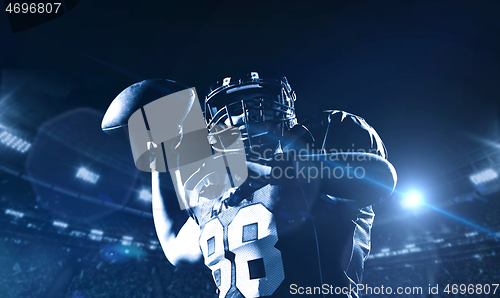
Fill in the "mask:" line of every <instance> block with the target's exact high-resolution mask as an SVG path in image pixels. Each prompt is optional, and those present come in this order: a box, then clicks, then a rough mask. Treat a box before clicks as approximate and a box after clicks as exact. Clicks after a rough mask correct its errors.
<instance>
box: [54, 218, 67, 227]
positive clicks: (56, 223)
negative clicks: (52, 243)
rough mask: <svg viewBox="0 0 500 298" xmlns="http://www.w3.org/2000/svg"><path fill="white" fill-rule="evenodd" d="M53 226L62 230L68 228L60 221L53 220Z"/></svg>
mask: <svg viewBox="0 0 500 298" xmlns="http://www.w3.org/2000/svg"><path fill="white" fill-rule="evenodd" d="M52 225H53V226H55V227H58V228H63V229H66V228H67V227H68V224H67V223H65V222H62V221H58V220H54V222H53V223H52Z"/></svg>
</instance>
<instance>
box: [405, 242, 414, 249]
mask: <svg viewBox="0 0 500 298" xmlns="http://www.w3.org/2000/svg"><path fill="white" fill-rule="evenodd" d="M413 247H415V244H413V243H412V244H407V245H406V248H413Z"/></svg>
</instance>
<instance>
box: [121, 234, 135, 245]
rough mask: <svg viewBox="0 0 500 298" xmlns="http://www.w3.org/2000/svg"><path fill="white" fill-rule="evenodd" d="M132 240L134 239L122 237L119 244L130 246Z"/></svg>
mask: <svg viewBox="0 0 500 298" xmlns="http://www.w3.org/2000/svg"><path fill="white" fill-rule="evenodd" d="M132 240H134V237H131V236H123V237H122V241H121V242H122V245H130V244H132Z"/></svg>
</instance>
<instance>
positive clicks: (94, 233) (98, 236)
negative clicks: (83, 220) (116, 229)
mask: <svg viewBox="0 0 500 298" xmlns="http://www.w3.org/2000/svg"><path fill="white" fill-rule="evenodd" d="M103 234H104V232H103V231H101V230H95V229H92V230H90V234H89V238H90V239H91V240H94V241H101V240H102V235H103Z"/></svg>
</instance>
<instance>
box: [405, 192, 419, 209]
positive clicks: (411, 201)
mask: <svg viewBox="0 0 500 298" xmlns="http://www.w3.org/2000/svg"><path fill="white" fill-rule="evenodd" d="M420 202H421V198H420V194H419V193H417V192H410V193H409V194H407V195H406V196H405V198H404V199H403V201H402V202H401V206H403V208H408V207H416V206H418V205H420Z"/></svg>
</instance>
